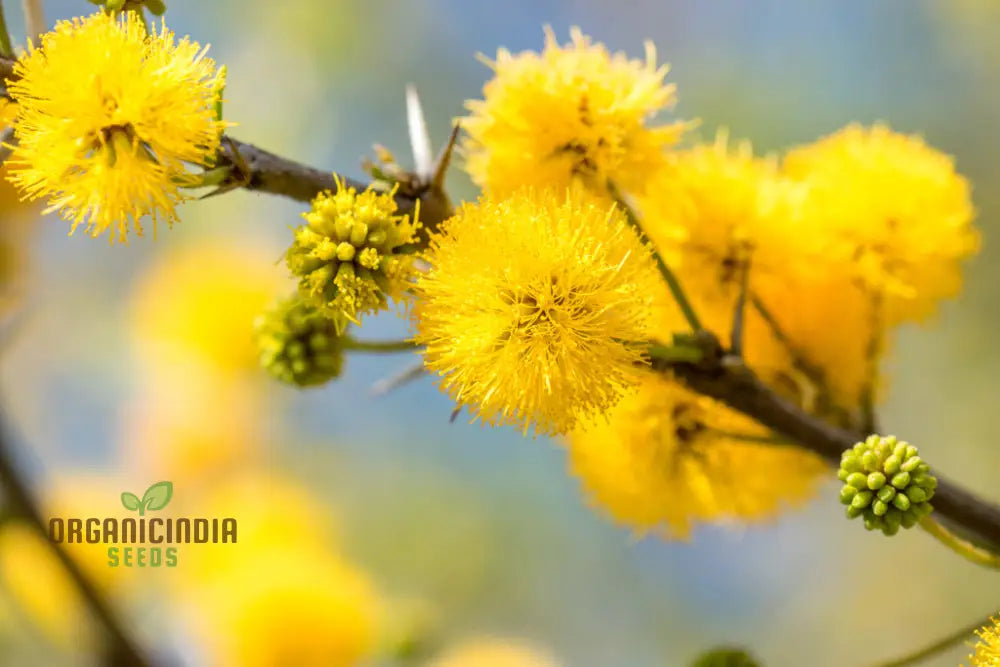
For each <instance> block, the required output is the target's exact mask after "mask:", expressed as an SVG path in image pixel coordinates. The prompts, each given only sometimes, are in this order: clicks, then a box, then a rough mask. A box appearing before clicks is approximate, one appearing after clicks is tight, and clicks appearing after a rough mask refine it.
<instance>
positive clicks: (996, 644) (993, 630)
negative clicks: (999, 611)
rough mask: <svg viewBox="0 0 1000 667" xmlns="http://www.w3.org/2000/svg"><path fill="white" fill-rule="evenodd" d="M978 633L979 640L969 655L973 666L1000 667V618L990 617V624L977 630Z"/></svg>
mask: <svg viewBox="0 0 1000 667" xmlns="http://www.w3.org/2000/svg"><path fill="white" fill-rule="evenodd" d="M976 635H977V636H978V637H979V642H978V643H977V644H976V647H975V653H973V654H972V655H970V656H969V659H970V660H971V661H972V667H1000V618H992V619H990V624H989V625H986V626H984V627H982V628H980V629H979V630H977V631H976Z"/></svg>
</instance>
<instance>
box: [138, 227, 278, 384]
mask: <svg viewBox="0 0 1000 667" xmlns="http://www.w3.org/2000/svg"><path fill="white" fill-rule="evenodd" d="M285 285H286V281H285V279H284V278H283V276H282V271H281V269H280V267H276V266H275V265H274V256H273V253H272V252H270V251H268V250H266V249H264V248H261V247H256V246H250V245H241V244H238V243H233V242H231V241H226V242H225V243H223V242H221V241H212V242H202V243H200V244H199V245H194V246H189V247H186V248H179V249H176V250H173V249H171V251H169V252H166V253H162V254H161V255H160V257H159V258H158V259H157V260H156V262H155V263H153V264H152V265H151V266H150V267H149V268H148V269H147V270H146V271H145V272H144V274H143V275H142V277H141V278H140V279H139V281H138V283H137V284H136V286H135V287H134V288H133V292H132V307H131V323H132V331H133V340H134V341H135V346H136V348H137V351H138V353H139V355H140V358H141V359H142V361H143V362H144V363H147V364H151V365H152V366H153V368H154V369H163V370H165V371H168V372H169V370H170V369H171V368H173V367H175V366H177V365H178V364H180V365H184V364H190V363H191V362H192V361H194V362H198V363H201V364H204V365H207V366H209V367H210V368H211V369H213V370H217V371H223V372H243V371H247V372H252V373H254V374H256V373H257V372H258V370H259V369H258V366H257V347H256V345H255V344H254V320H255V319H256V318H257V315H258V314H259V313H260V312H261V311H262V310H264V309H265V308H266V307H267V306H268V305H270V303H271V302H272V301H273V299H274V296H275V294H278V293H280V292H281V291H282V290H283V289H284V288H285Z"/></svg>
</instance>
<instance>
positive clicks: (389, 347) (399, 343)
mask: <svg viewBox="0 0 1000 667" xmlns="http://www.w3.org/2000/svg"><path fill="white" fill-rule="evenodd" d="M340 341H341V345H342V346H343V349H345V350H350V351H351V352H375V353H392V352H412V351H413V350H415V349H417V348H416V345H415V344H414V343H413V342H412V341H408V340H357V339H354V338H351V337H350V336H344V337H342V338H341V339H340Z"/></svg>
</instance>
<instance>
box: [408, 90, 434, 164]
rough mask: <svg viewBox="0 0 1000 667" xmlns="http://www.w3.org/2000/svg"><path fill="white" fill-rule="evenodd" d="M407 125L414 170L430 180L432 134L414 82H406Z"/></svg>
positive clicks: (432, 161) (432, 156)
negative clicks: (428, 130) (429, 131)
mask: <svg viewBox="0 0 1000 667" xmlns="http://www.w3.org/2000/svg"><path fill="white" fill-rule="evenodd" d="M406 125H407V128H408V129H409V131H410V147H411V148H412V149H413V165H414V172H415V173H416V174H417V176H419V177H420V179H421V180H423V181H429V180H430V179H431V177H432V176H433V175H434V155H433V151H432V150H431V136H430V134H429V133H428V132H427V121H426V120H424V109H423V107H422V106H420V97H419V96H418V95H417V89H416V87H415V86H414V85H413V84H412V83H408V84H406Z"/></svg>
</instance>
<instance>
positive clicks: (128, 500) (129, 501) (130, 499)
mask: <svg viewBox="0 0 1000 667" xmlns="http://www.w3.org/2000/svg"><path fill="white" fill-rule="evenodd" d="M141 504H142V503H141V502H140V501H139V496H137V495H135V494H134V493H129V492H128V491H126V492H125V493H123V494H122V505H124V506H125V509H127V510H132V511H133V512H134V511H136V510H137V509H139V506H140V505H141Z"/></svg>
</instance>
